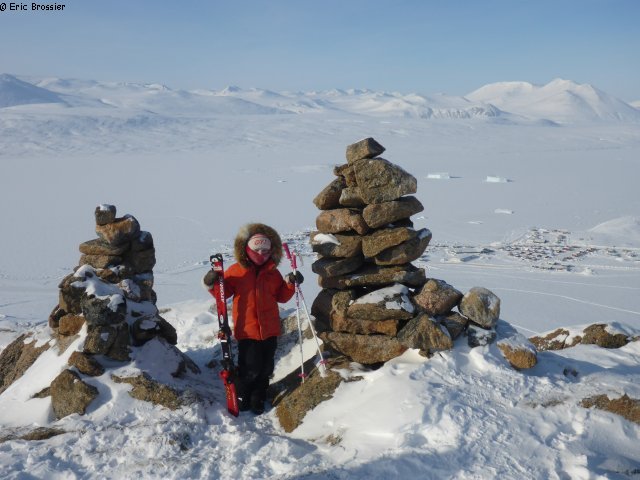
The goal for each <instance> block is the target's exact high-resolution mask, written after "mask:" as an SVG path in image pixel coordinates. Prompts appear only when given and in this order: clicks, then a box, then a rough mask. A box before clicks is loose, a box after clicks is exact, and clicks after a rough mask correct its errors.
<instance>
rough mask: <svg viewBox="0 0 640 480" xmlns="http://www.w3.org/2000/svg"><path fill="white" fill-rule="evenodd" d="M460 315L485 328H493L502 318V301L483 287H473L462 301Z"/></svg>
mask: <svg viewBox="0 0 640 480" xmlns="http://www.w3.org/2000/svg"><path fill="white" fill-rule="evenodd" d="M459 310H460V313H462V314H463V315H464V316H465V317H467V318H468V319H469V320H471V321H472V322H474V323H476V324H478V325H480V326H481V327H484V328H492V327H494V326H495V325H496V323H497V322H498V318H500V299H499V298H498V297H497V296H496V295H495V294H494V293H493V292H492V291H491V290H488V289H486V288H482V287H473V288H472V289H471V290H469V291H468V292H467V293H465V294H464V296H463V297H462V300H460V306H459Z"/></svg>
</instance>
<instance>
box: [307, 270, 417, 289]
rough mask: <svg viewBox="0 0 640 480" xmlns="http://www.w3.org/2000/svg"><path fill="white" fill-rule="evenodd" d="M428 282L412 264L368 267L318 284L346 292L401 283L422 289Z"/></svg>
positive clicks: (323, 280)
mask: <svg viewBox="0 0 640 480" xmlns="http://www.w3.org/2000/svg"><path fill="white" fill-rule="evenodd" d="M425 282H426V278H425V274H424V269H422V268H416V267H414V266H413V265H411V264H407V265H395V266H391V267H380V266H377V265H366V264H365V266H363V267H362V268H359V269H358V270H356V271H355V272H353V273H350V274H347V275H342V276H339V277H333V278H325V277H319V278H318V283H319V285H320V286H321V287H322V288H337V289H339V290H345V289H348V288H356V287H382V286H385V285H391V284H393V283H401V284H403V285H407V286H408V287H421V286H422V285H424V283H425Z"/></svg>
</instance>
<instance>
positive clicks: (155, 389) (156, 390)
mask: <svg viewBox="0 0 640 480" xmlns="http://www.w3.org/2000/svg"><path fill="white" fill-rule="evenodd" d="M111 379H112V380H113V381H114V382H116V383H128V384H129V385H132V386H133V388H132V389H131V391H130V392H129V395H131V397H133V398H135V399H137V400H142V401H145V402H151V403H153V404H154V405H161V406H163V407H166V408H169V409H171V410H177V409H178V408H180V407H181V406H182V404H183V402H182V400H181V396H180V392H178V391H177V390H176V389H175V388H172V387H170V386H168V385H165V384H163V383H160V382H158V381H156V380H154V379H153V378H151V377H150V376H149V375H148V374H141V375H136V376H134V377H119V376H117V375H112V376H111Z"/></svg>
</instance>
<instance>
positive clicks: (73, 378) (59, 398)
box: [50, 370, 98, 419]
mask: <svg viewBox="0 0 640 480" xmlns="http://www.w3.org/2000/svg"><path fill="white" fill-rule="evenodd" d="M50 393H51V406H52V407H53V413H54V414H55V416H56V418H57V419H61V418H63V417H66V416H67V415H71V414H73V413H78V414H80V415H84V413H85V412H86V410H87V407H88V406H89V404H91V402H92V401H93V400H94V399H95V398H96V397H97V396H98V389H97V388H96V387H94V386H92V385H87V384H86V383H84V382H83V381H82V380H81V379H80V376H79V375H78V374H77V373H75V372H72V371H71V370H64V371H63V372H62V373H61V374H60V375H58V376H57V377H56V378H55V379H54V380H53V382H51V390H50Z"/></svg>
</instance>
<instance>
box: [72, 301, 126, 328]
mask: <svg viewBox="0 0 640 480" xmlns="http://www.w3.org/2000/svg"><path fill="white" fill-rule="evenodd" d="M81 308H82V315H84V318H85V320H86V321H87V324H88V325H92V326H93V325H112V324H117V323H122V322H124V321H125V318H126V314H127V302H126V300H125V298H124V297H123V296H122V295H120V294H113V295H110V296H108V297H96V296H94V295H85V296H84V297H82V301H81Z"/></svg>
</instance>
